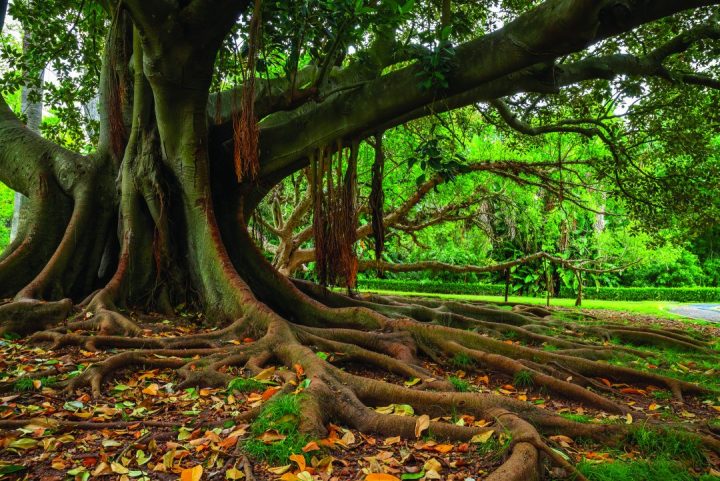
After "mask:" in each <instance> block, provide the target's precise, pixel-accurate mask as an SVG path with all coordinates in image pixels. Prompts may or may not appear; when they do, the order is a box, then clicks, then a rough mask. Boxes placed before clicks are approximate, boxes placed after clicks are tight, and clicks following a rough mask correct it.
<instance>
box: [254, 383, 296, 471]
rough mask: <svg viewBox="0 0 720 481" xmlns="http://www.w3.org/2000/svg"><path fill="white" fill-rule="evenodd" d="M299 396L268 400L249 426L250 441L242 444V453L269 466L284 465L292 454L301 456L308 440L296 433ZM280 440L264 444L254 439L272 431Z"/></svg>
mask: <svg viewBox="0 0 720 481" xmlns="http://www.w3.org/2000/svg"><path fill="white" fill-rule="evenodd" d="M300 402H301V398H300V395H292V394H285V395H281V396H277V397H275V398H273V399H272V400H270V401H268V403H267V405H266V406H265V407H264V408H263V410H262V413H261V414H260V415H259V416H258V417H257V419H256V420H255V421H254V422H253V424H252V425H251V426H250V432H251V435H252V438H251V439H249V440H248V441H246V442H245V446H244V448H245V450H246V451H247V453H248V454H249V455H250V456H252V457H253V458H255V459H258V460H263V461H267V462H268V463H271V464H286V463H287V462H288V457H289V456H291V455H292V454H300V453H302V448H303V447H304V446H305V445H306V444H307V442H308V437H307V436H306V435H304V434H301V433H300V431H298V426H299V424H300V417H301V415H302V413H301V410H300ZM275 431H277V433H279V434H280V435H283V436H285V437H284V439H282V440H279V441H275V442H269V443H266V442H264V441H263V440H262V439H258V438H259V437H261V436H262V435H263V434H264V433H267V432H275Z"/></svg>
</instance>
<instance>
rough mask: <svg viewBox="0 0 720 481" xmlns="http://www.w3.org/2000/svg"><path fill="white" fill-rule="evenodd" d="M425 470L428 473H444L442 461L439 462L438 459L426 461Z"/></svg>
mask: <svg viewBox="0 0 720 481" xmlns="http://www.w3.org/2000/svg"><path fill="white" fill-rule="evenodd" d="M423 469H424V470H425V471H427V472H430V471H435V472H436V473H439V472H440V471H442V464H440V461H438V460H437V459H435V458H430V459H428V460H427V461H425V465H424V466H423Z"/></svg>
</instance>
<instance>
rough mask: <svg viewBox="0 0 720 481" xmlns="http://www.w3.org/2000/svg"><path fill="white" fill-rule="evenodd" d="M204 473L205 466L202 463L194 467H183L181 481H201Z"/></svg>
mask: <svg viewBox="0 0 720 481" xmlns="http://www.w3.org/2000/svg"><path fill="white" fill-rule="evenodd" d="M202 475H203V467H202V466H201V465H199V464H198V465H197V466H193V467H192V468H186V469H183V470H182V472H181V473H180V481H200V479H201V478H202Z"/></svg>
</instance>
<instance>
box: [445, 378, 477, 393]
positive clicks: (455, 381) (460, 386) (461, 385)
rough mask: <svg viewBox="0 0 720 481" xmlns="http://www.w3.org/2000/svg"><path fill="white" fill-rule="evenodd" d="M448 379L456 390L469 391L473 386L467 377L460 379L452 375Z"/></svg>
mask: <svg viewBox="0 0 720 481" xmlns="http://www.w3.org/2000/svg"><path fill="white" fill-rule="evenodd" d="M448 381H450V384H452V385H453V387H454V388H455V390H456V391H459V392H469V391H470V390H471V388H472V386H471V385H470V383H469V382H467V381H466V380H465V379H460V378H459V377H457V376H450V377H449V378H448Z"/></svg>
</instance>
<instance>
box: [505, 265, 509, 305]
mask: <svg viewBox="0 0 720 481" xmlns="http://www.w3.org/2000/svg"><path fill="white" fill-rule="evenodd" d="M509 292H510V269H505V302H507V301H508V293H509Z"/></svg>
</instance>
